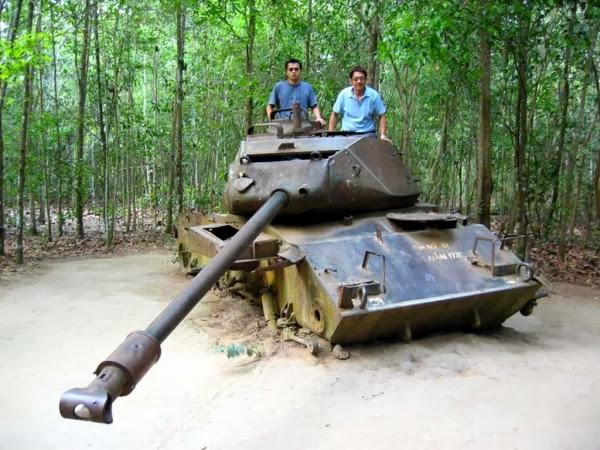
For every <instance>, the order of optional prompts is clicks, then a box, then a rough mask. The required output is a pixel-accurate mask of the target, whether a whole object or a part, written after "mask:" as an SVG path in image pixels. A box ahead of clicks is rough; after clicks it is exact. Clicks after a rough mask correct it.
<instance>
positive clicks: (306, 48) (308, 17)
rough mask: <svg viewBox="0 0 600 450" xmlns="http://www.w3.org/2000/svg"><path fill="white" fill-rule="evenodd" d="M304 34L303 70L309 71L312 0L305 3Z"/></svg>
mask: <svg viewBox="0 0 600 450" xmlns="http://www.w3.org/2000/svg"><path fill="white" fill-rule="evenodd" d="M306 9H307V11H306V36H305V37H304V71H305V72H306V73H309V72H310V65H311V60H310V59H311V58H310V57H311V55H310V52H311V44H312V34H313V0H308V3H307V5H306Z"/></svg>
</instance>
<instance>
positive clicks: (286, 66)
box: [285, 58, 302, 70]
mask: <svg viewBox="0 0 600 450" xmlns="http://www.w3.org/2000/svg"><path fill="white" fill-rule="evenodd" d="M290 63H291V64H298V66H300V70H302V63H301V62H300V60H298V59H296V58H290V59H288V60H287V61H286V62H285V70H287V69H288V64H290Z"/></svg>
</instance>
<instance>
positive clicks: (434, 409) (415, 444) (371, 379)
mask: <svg viewBox="0 0 600 450" xmlns="http://www.w3.org/2000/svg"><path fill="white" fill-rule="evenodd" d="M185 282H186V280H185V278H184V277H183V276H182V275H180V274H179V273H178V272H177V270H176V268H175V267H174V266H173V265H171V264H170V256H169V255H167V254H164V253H155V254H145V255H131V256H118V257H111V258H105V259H82V260H77V261H67V262H59V263H52V264H47V265H44V266H42V268H40V269H39V270H37V271H36V272H35V273H34V274H28V275H10V276H8V277H4V278H2V279H0V356H1V358H0V405H2V407H1V408H0V448H1V449H53V448H61V449H87V448H98V449H109V448H110V449H198V450H200V449H203V448H206V449H210V450H215V449H241V448H242V449H259V448H260V449H265V448H266V449H270V448H273V449H275V448H277V449H279V448H284V447H285V448H287V449H337V448H344V449H375V448H376V449H381V448H386V449H387V448H389V449H397V448H415V449H417V448H418V449H421V448H424V449H427V448H431V449H439V448H468V449H481V448H486V449H488V448H497V449H509V448H516V449H544V450H546V449H569V448H572V449H593V448H596V449H598V448H600V291H599V290H592V289H586V288H579V287H574V286H570V285H560V286H556V290H557V294H556V295H554V296H552V297H551V298H549V299H545V300H543V301H542V302H541V305H540V306H539V307H538V308H537V309H536V310H535V312H534V314H533V315H532V316H530V317H528V318H524V317H521V316H516V317H513V318H511V319H510V320H508V321H507V322H506V324H505V325H506V326H505V328H504V329H503V330H502V331H501V332H499V333H495V334H492V335H473V334H460V333H454V334H444V335H435V336H430V337H428V338H426V339H422V340H419V341H415V342H413V343H411V344H410V345H404V344H389V343H372V344H368V345H361V346H355V347H353V348H352V358H351V359H350V360H348V361H338V360H336V359H334V358H332V357H331V356H330V355H329V354H325V355H323V356H322V357H319V358H313V357H311V356H310V355H307V354H306V352H305V351H303V350H301V349H300V348H299V347H295V346H294V345H293V344H292V345H287V344H286V345H283V346H281V345H280V344H277V345H279V347H277V346H276V348H275V350H273V346H272V345H271V347H269V345H267V347H268V348H267V349H266V350H265V352H266V356H265V357H263V358H261V359H253V358H247V357H240V358H236V359H231V360H228V359H227V358H226V357H225V355H224V354H223V353H221V352H219V351H218V349H219V345H224V344H228V343H230V342H237V340H238V339H241V338H242V337H243V334H244V333H238V335H236V329H235V327H233V328H232V327H231V326H229V327H225V329H223V331H222V332H220V327H215V326H211V325H213V324H212V319H214V320H215V321H217V322H218V321H219V320H227V319H228V316H227V315H226V314H225V315H224V314H223V313H222V309H219V307H222V306H223V303H219V302H222V300H220V299H218V298H217V297H216V296H214V295H211V296H210V297H209V298H207V300H208V301H207V302H206V304H204V305H201V306H200V307H198V308H196V309H195V310H194V312H193V313H192V316H193V318H192V319H191V320H187V321H186V322H185V323H184V325H183V327H181V328H180V329H178V330H177V331H176V332H175V333H174V334H173V335H172V336H171V337H170V338H169V339H168V340H167V341H166V342H165V344H164V345H163V356H162V357H161V360H160V362H159V363H158V364H157V365H156V366H155V367H154V368H153V369H152V370H151V371H150V372H149V374H148V375H147V376H146V378H145V379H144V380H143V381H142V382H141V384H140V385H139V387H138V388H137V389H136V390H135V391H134V392H133V394H132V395H131V396H130V397H126V398H121V399H119V400H118V401H117V402H116V403H115V407H114V416H115V423H114V424H112V425H110V426H105V425H99V424H89V423H82V422H75V421H67V420H64V419H62V418H60V416H59V414H58V399H59V397H60V394H61V393H62V391H64V390H65V389H67V388H71V387H75V386H84V385H87V384H88V383H89V382H90V381H91V380H92V375H91V372H92V371H93V369H94V367H95V364H97V363H98V362H100V361H101V360H102V358H104V357H105V356H107V354H108V353H109V352H110V351H112V350H113V348H114V347H115V346H116V345H117V344H119V343H120V342H121V341H122V339H123V338H124V337H125V336H126V335H127V333H128V332H129V331H132V330H134V329H139V328H144V327H145V326H146V325H147V323H148V322H149V321H150V320H151V319H152V318H153V317H154V316H155V315H156V314H157V313H158V312H159V311H160V310H161V308H162V307H163V306H164V304H165V303H166V301H167V300H169V299H170V298H171V297H172V296H173V295H174V294H175V293H176V292H177V290H178V289H179V288H180V287H181V286H183V285H184V284H185ZM226 301H227V302H229V303H234V301H233V300H231V299H228V300H226ZM234 305H236V306H239V307H240V308H241V309H239V310H237V312H240V311H242V313H243V314H245V315H249V316H250V317H252V314H253V313H254V310H253V308H252V307H250V306H248V305H246V304H244V303H243V302H241V301H236V302H235V303H234ZM215 311H217V312H215ZM219 311H221V312H219ZM250 320H254V319H253V318H252V319H250ZM203 324H204V325H203Z"/></svg>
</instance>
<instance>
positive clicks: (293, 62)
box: [285, 58, 302, 84]
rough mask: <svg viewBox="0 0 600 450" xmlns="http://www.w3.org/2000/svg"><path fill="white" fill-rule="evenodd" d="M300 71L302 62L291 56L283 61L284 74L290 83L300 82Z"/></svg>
mask: <svg viewBox="0 0 600 450" xmlns="http://www.w3.org/2000/svg"><path fill="white" fill-rule="evenodd" d="M301 71H302V63H301V62H300V61H298V60H297V59H294V58H291V59H288V60H287V61H286V62H285V76H286V77H287V79H288V81H289V82H290V83H292V84H297V83H299V82H300V72H301Z"/></svg>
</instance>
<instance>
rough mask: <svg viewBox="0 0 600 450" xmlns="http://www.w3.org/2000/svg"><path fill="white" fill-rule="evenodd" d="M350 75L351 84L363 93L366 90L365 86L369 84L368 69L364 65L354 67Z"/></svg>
mask: <svg viewBox="0 0 600 450" xmlns="http://www.w3.org/2000/svg"><path fill="white" fill-rule="evenodd" d="M349 77H350V84H352V87H353V88H354V90H355V91H357V92H359V93H361V92H363V91H364V90H365V86H366V85H367V71H366V69H365V68H364V67H360V66H356V67H353V68H352V70H351V71H350V74H349Z"/></svg>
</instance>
